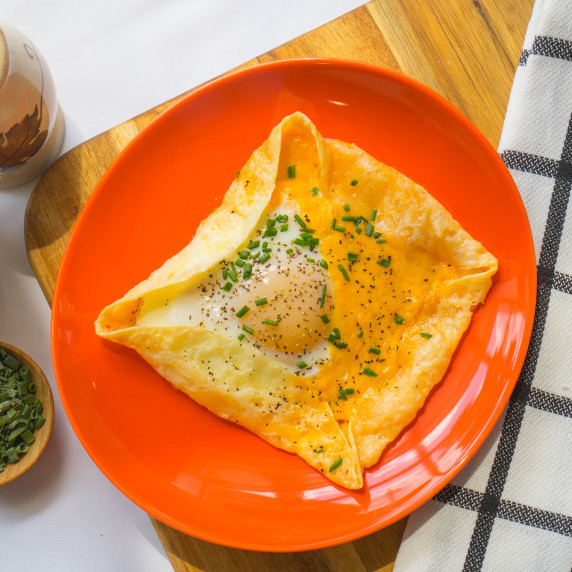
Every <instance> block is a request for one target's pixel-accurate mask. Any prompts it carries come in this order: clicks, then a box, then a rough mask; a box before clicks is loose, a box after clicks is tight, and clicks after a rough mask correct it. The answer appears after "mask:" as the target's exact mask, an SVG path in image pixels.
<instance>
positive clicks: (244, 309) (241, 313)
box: [235, 306, 250, 318]
mask: <svg viewBox="0 0 572 572" xmlns="http://www.w3.org/2000/svg"><path fill="white" fill-rule="evenodd" d="M249 311H250V308H249V307H248V306H243V307H242V308H241V309H240V310H239V311H238V312H237V313H236V314H235V316H236V317H237V318H242V316H245V315H246V314H248V312H249Z"/></svg>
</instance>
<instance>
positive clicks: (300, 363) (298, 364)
mask: <svg viewBox="0 0 572 572" xmlns="http://www.w3.org/2000/svg"><path fill="white" fill-rule="evenodd" d="M296 367H299V368H300V369H306V368H307V367H308V364H307V363H306V362H305V361H299V362H298V363H297V364H296Z"/></svg>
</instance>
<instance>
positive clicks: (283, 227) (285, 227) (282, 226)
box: [280, 222, 288, 232]
mask: <svg viewBox="0 0 572 572" xmlns="http://www.w3.org/2000/svg"><path fill="white" fill-rule="evenodd" d="M287 230H288V223H287V222H285V223H284V224H281V225H280V232H286V231H287Z"/></svg>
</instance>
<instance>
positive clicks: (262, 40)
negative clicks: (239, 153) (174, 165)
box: [0, 0, 363, 572]
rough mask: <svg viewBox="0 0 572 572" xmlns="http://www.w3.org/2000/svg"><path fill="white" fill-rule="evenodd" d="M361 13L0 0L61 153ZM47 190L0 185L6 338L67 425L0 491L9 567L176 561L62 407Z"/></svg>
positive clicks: (304, 5) (223, 2) (332, 3)
mask: <svg viewBox="0 0 572 572" xmlns="http://www.w3.org/2000/svg"><path fill="white" fill-rule="evenodd" d="M361 4H363V2H361V1H358V0H289V1H288V2H284V1H279V0H246V1H243V2H235V1H232V0H186V1H185V0H155V1H149V0H147V1H145V0H97V1H95V0H92V1H87V0H49V1H46V0H0V20H1V21H4V22H6V23H9V24H11V25H12V26H14V27H16V28H18V29H19V30H20V31H21V32H23V33H24V34H25V35H26V36H28V38H29V39H30V40H32V42H33V43H34V44H35V46H36V47H37V48H38V49H39V50H40V51H41V52H42V54H43V55H44V57H45V59H46V60H47V62H48V64H49V66H50V69H51V71H52V75H53V76H54V80H55V83H56V88H57V91H58V99H59V101H60V104H61V106H62V109H63V111H64V115H65V122H66V135H65V139H64V144H63V148H62V153H63V152H65V151H66V150H68V149H71V148H72V147H75V146H76V145H78V144H80V143H82V142H83V141H85V140H86V139H89V138H90V137H92V136H94V135H97V134H98V133H101V132H103V131H105V130H107V129H109V128H110V127H113V126H114V125H117V124H118V123H121V122H123V121H125V120H126V119H129V118H130V117H133V116H134V115H136V114H138V113H141V112H143V111H146V110H147V109H149V108H151V107H153V106H155V105H157V104H159V103H162V102H163V101H166V100H167V99H169V98H171V97H173V96H176V95H179V94H180V93H183V92H184V91H186V90H188V89H190V88H192V87H193V86H195V85H198V84H200V83H202V82H204V81H206V80H208V79H210V78H212V77H214V76H216V75H218V74H220V73H223V72H225V71H227V70H229V69H231V68H233V67H235V66H237V65H239V64H241V63H243V62H245V61H247V60H249V59H251V58H253V57H255V56H257V55H260V54H262V53H264V52H266V51H268V50H270V49H272V48H274V47H276V46H278V45H280V44H283V43H284V42H287V41H289V40H291V39H292V38H294V37H296V36H299V35H300V34H303V33H305V32H307V31H309V30H311V29H313V28H316V27H317V26H319V25H321V24H324V23H326V22H328V21H330V20H332V19H334V18H336V17H337V16H339V15H341V14H344V13H346V12H348V11H350V10H352V9H354V8H356V7H357V6H359V5H361ZM35 182H36V181H33V182H32V183H29V184H27V185H24V186H21V187H19V188H16V189H10V190H3V191H2V190H0V340H3V341H6V342H8V343H11V344H13V345H16V346H19V347H20V348H21V349H23V350H24V351H25V352H27V353H28V354H30V355H31V356H32V357H33V358H34V359H35V360H36V361H37V362H38V364H39V365H40V366H41V367H42V368H43V370H44V371H45V373H46V375H47V376H48V379H49V380H50V383H51V385H52V390H53V392H54V400H55V403H56V421H55V425H54V431H53V434H52V438H51V440H50V443H49V444H48V447H47V448H46V450H45V452H44V454H43V456H42V457H41V458H40V460H39V461H38V462H37V464H36V465H35V466H34V467H33V468H32V469H31V470H30V471H29V472H28V473H26V474H25V475H23V476H22V477H21V478H20V479H18V480H17V481H14V482H12V483H10V484H8V485H6V486H4V487H1V488H0V548H1V551H0V553H1V554H2V556H1V557H0V569H1V570H2V571H6V572H8V571H10V572H19V571H24V570H25V571H28V570H42V571H43V572H49V571H52V570H53V571H58V572H67V571H74V572H76V571H82V572H89V571H92V570H93V571H95V570H97V571H98V572H99V571H105V572H113V571H116V570H117V571H122V572H124V571H127V572H129V571H137V572H140V571H141V572H145V571H153V572H160V571H162V570H171V569H172V568H171V565H170V563H169V560H168V559H167V557H166V555H165V552H164V550H163V548H162V546H161V544H160V542H159V540H158V539H157V536H156V534H155V532H154V530H153V527H152V525H151V522H150V520H149V518H148V516H147V515H146V513H145V512H144V511H142V510H141V509H140V508H138V507H137V506H136V505H135V504H133V503H132V502H131V501H130V500H129V499H127V498H126V497H125V496H123V494H121V493H120V492H119V491H118V490H117V489H116V488H115V487H114V486H113V485H112V484H111V483H110V482H109V481H108V480H107V479H106V477H105V476H104V475H103V474H102V473H101V472H100V471H99V469H98V468H97V467H96V465H95V464H94V463H93V462H92V461H91V459H90V458H89V457H88V455H87V454H86V452H85V451H84V449H83V448H82V446H81V444H80V443H79V441H78V439H77V437H76V436H75V434H74V432H73V430H72V429H71V426H70V424H69V422H68V420H67V418H66V415H65V413H64V411H63V408H62V406H61V402H60V400H59V396H58V392H57V388H56V382H55V378H54V373H53V368H52V364H51V354H50V337H49V327H50V308H49V306H48V303H47V302H46V300H45V298H44V296H43V294H42V292H41V290H40V287H39V285H38V283H37V281H36V279H35V277H34V274H33V272H32V270H31V268H30V265H29V262H28V258H27V255H26V249H25V244H24V213H25V208H26V203H27V201H28V198H29V196H30V193H31V192H32V189H33V188H34V184H35Z"/></svg>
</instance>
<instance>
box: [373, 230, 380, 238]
mask: <svg viewBox="0 0 572 572" xmlns="http://www.w3.org/2000/svg"><path fill="white" fill-rule="evenodd" d="M380 236H381V232H377V231H375V232H374V233H373V238H379V237H380Z"/></svg>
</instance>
